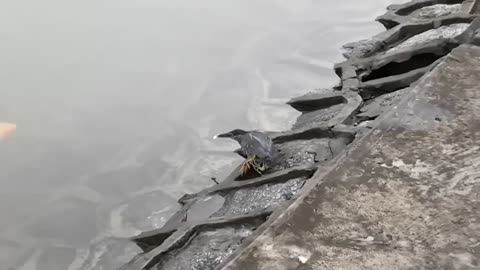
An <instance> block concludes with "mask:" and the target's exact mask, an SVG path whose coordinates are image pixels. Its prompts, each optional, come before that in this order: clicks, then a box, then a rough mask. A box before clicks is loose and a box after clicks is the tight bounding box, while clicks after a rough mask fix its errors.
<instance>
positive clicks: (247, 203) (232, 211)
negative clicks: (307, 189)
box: [212, 178, 306, 217]
mask: <svg viewBox="0 0 480 270" xmlns="http://www.w3.org/2000/svg"><path fill="white" fill-rule="evenodd" d="M305 181H306V179H304V178H299V179H292V180H289V181H287V182H283V183H269V184H265V185H261V186H256V187H251V188H244V189H239V190H234V191H230V192H228V193H227V194H226V195H225V204H224V205H223V207H222V208H221V209H220V210H219V211H218V212H217V213H215V214H214V215H213V216H212V217H223V216H236V215H243V214H249V213H254V212H260V211H262V210H264V209H266V208H268V207H277V206H280V205H281V204H282V203H284V202H286V201H288V200H289V199H291V198H292V197H293V196H294V195H295V194H296V193H297V192H298V191H299V190H300V189H302V187H303V185H304V183H305Z"/></svg>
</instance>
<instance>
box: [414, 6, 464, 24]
mask: <svg viewBox="0 0 480 270" xmlns="http://www.w3.org/2000/svg"><path fill="white" fill-rule="evenodd" d="M461 9H462V4H455V5H445V4H438V5H433V6H428V7H423V8H420V9H418V10H416V11H414V12H412V14H411V15H412V18H415V19H422V20H425V19H434V18H438V17H441V16H447V15H451V14H454V13H458V12H460V11H461Z"/></svg>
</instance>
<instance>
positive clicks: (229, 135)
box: [213, 133, 233, 139]
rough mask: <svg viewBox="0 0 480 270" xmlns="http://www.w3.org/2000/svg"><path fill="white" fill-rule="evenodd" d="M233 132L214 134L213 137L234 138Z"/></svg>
mask: <svg viewBox="0 0 480 270" xmlns="http://www.w3.org/2000/svg"><path fill="white" fill-rule="evenodd" d="M232 137H233V134H232V133H223V134H217V135H215V136H213V139H218V138H232Z"/></svg>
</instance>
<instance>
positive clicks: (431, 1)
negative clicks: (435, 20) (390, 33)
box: [375, 0, 468, 29]
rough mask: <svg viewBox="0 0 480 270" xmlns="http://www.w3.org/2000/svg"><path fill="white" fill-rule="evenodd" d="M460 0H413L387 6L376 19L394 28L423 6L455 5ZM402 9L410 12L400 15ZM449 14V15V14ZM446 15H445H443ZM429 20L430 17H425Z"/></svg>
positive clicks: (386, 26) (406, 20)
mask: <svg viewBox="0 0 480 270" xmlns="http://www.w3.org/2000/svg"><path fill="white" fill-rule="evenodd" d="M458 2H459V1H458V0H450V1H448V0H412V1H410V2H407V3H403V4H397V5H391V6H389V7H387V12H386V13H385V14H383V15H381V16H378V17H377V18H376V19H375V21H377V22H379V23H381V24H382V25H383V26H384V27H385V28H386V29H392V28H393V27H395V26H397V25H399V24H402V23H407V22H408V21H410V18H409V17H408V15H409V14H412V13H413V12H415V11H416V10H419V9H421V8H423V7H427V6H433V5H438V4H447V5H454V4H460V3H458ZM467 2H468V0H464V1H463V2H461V4H462V5H464V4H465V3H467ZM402 10H409V12H408V13H409V14H407V15H400V14H398V13H399V12H401V11H402ZM447 16H448V15H447ZM442 17H445V16H442ZM425 20H428V19H425ZM416 21H423V20H422V19H418V20H416Z"/></svg>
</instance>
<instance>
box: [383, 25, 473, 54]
mask: <svg viewBox="0 0 480 270" xmlns="http://www.w3.org/2000/svg"><path fill="white" fill-rule="evenodd" d="M468 26H469V24H468V23H456V24H451V25H445V26H441V27H438V28H435V29H431V30H428V31H425V32H423V33H421V34H418V35H416V36H413V37H411V38H409V39H407V40H406V41H404V42H402V43H400V44H399V45H398V46H396V47H394V48H392V49H390V50H388V51H387V53H391V52H396V51H400V50H404V49H409V48H411V47H413V46H418V45H419V44H422V43H427V42H431V41H434V40H438V39H448V38H454V37H456V36H458V35H460V34H461V33H463V32H464V31H465V30H466V29H467V27H468Z"/></svg>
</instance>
